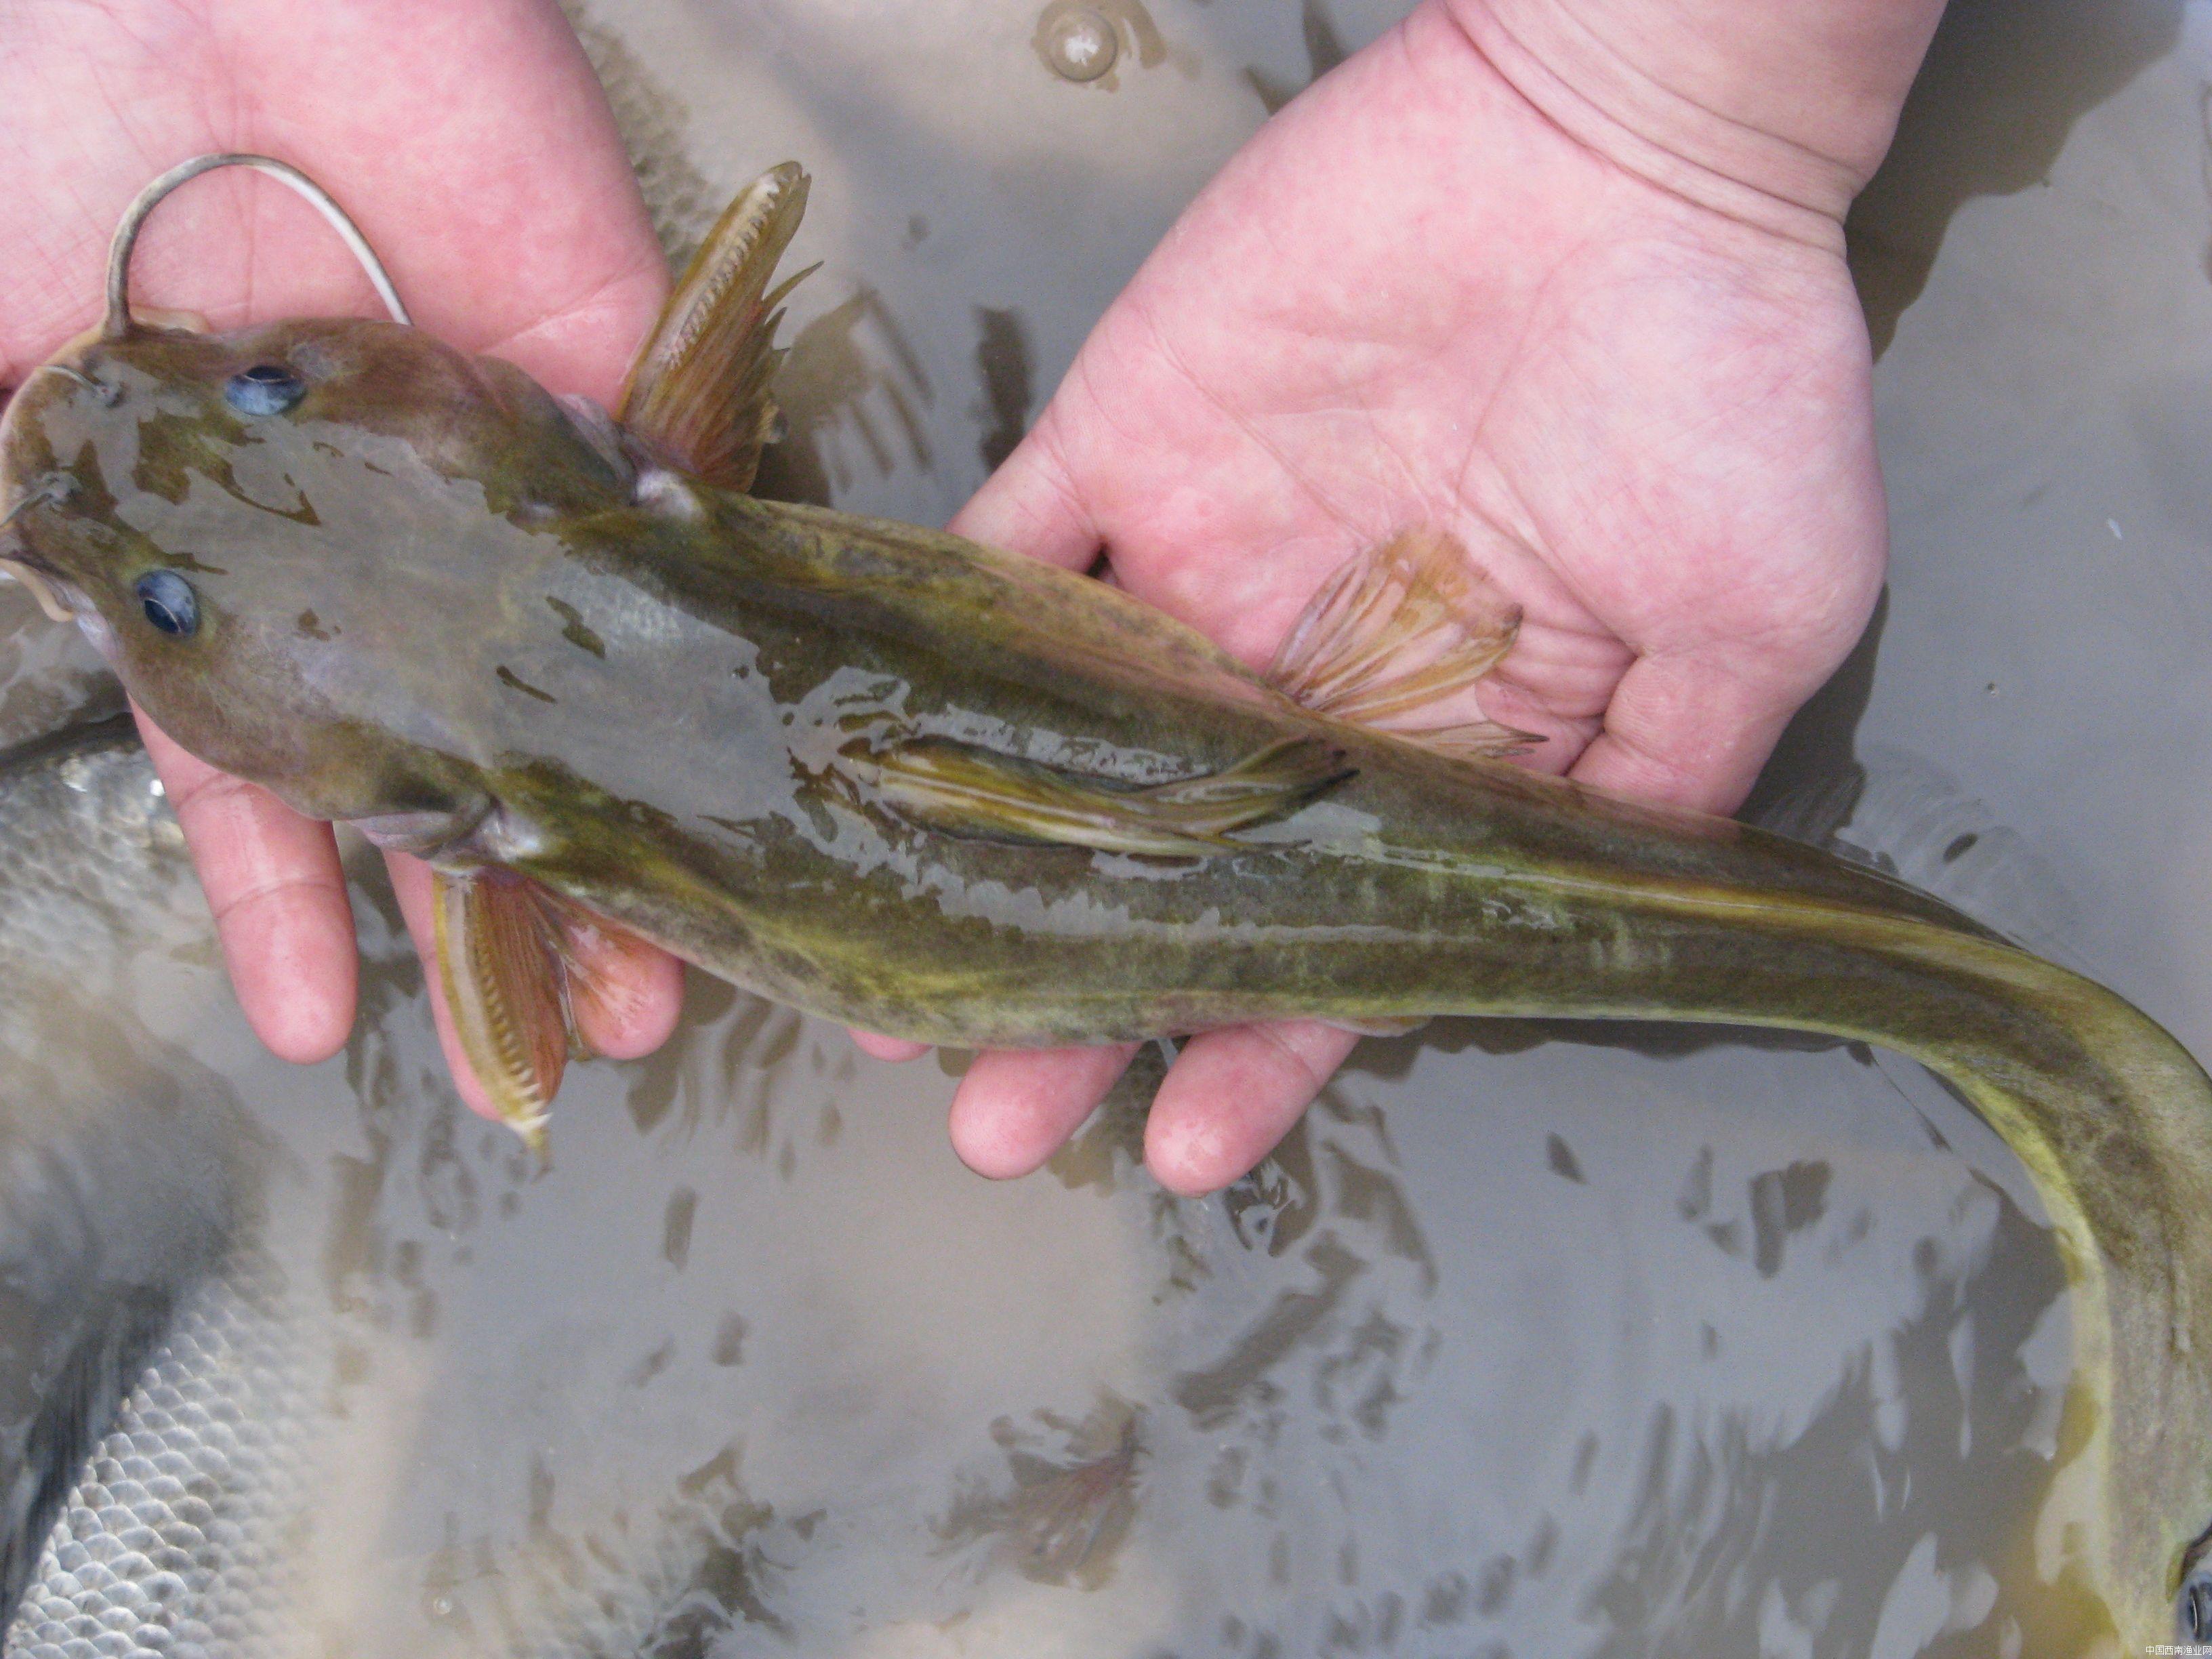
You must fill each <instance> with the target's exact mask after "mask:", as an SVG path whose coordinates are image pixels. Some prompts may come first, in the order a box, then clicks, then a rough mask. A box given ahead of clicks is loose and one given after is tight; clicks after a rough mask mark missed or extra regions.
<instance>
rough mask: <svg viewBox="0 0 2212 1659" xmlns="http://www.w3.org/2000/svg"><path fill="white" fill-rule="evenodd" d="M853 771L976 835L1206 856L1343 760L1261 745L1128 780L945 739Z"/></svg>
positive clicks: (1340, 775)
mask: <svg viewBox="0 0 2212 1659" xmlns="http://www.w3.org/2000/svg"><path fill="white" fill-rule="evenodd" d="M854 769H855V770H856V771H857V772H859V773H860V774H861V775H862V776H863V777H864V778H865V780H866V781H867V782H868V783H870V784H872V786H873V787H874V789H875V792H876V793H877V795H878V799H881V800H882V801H883V802H884V804H885V805H888V806H890V808H891V809H892V810H893V811H896V812H897V813H899V814H900V815H901V816H902V817H906V818H908V819H910V820H911V821H913V822H914V823H920V824H923V825H926V826H927V827H928V828H930V829H939V830H942V831H944V832H945V834H947V835H953V836H967V837H969V838H971V839H975V840H979V841H999V842H1018V843H1023V844H1042V845H1048V846H1061V847H1088V848H1093V849H1095V850H1097V851H1098V852H1103V853H1135V854H1145V855H1148V856H1151V857H1155V858H1210V857H1212V856H1213V855H1214V854H1218V853H1222V852H1225V851H1229V850H1231V849H1233V848H1235V847H1236V845H1237V843H1236V842H1231V841H1230V840H1228V839H1227V836H1229V834H1230V832H1231V831H1232V830H1237V829H1246V828H1249V826H1251V825H1253V824H1256V823H1265V822H1266V821H1267V820H1268V819H1270V818H1275V817H1281V816H1283V815H1284V814H1285V813H1286V812H1291V811H1296V810H1297V808H1298V807H1300V806H1303V805H1304V804H1305V803H1306V802H1307V801H1309V800H1310V799H1313V798H1314V797H1315V796H1316V795H1317V794H1319V793H1322V791H1323V790H1324V789H1327V788H1328V787H1329V786H1330V785H1331V784H1334V783H1337V782H1340V781H1342V780H1343V779H1345V778H1347V777H1349V776H1350V775H1352V774H1351V769H1350V768H1348V767H1346V765H1345V763H1344V757H1343V755H1342V754H1341V753H1340V752H1339V751H1338V750H1335V749H1333V748H1331V747H1330V746H1329V745H1328V744H1326V743H1324V742H1322V741H1321V740H1320V739H1319V738H1288V739H1285V741H1284V742H1281V743H1277V744H1269V745H1268V746H1267V748H1265V749H1262V750H1259V751H1258V752H1257V753H1256V754H1254V755H1251V756H1249V757H1247V758H1246V759H1244V760H1242V761H1239V762H1238V763H1237V764H1236V765H1234V766H1231V767H1228V768H1226V769H1224V770H1222V771H1219V772H1209V773H1206V774H1205V775H1202V776H1200V777H1194V778H1182V779H1178V780H1176V781H1174V782H1172V783H1156V784H1143V785H1133V784H1127V783H1123V782H1121V781H1118V780H1115V779H1110V778H1101V777H1097V776H1093V775H1088V774H1085V773H1081V772H1073V771H1068V770H1066V769H1062V768H1060V767H1056V766H1044V765H1041V764H1039V763H1037V762H1035V761H1030V760H1024V759H1021V758H1019V757H1016V756H1012V755H1002V754H1000V753H998V752H997V751H995V750H989V749H983V748H980V747H978V746H976V745H975V744H966V743H959V742H955V741H953V740H951V739H949V738H918V739H915V740H914V741H911V742H908V743H902V744H896V745H894V746H893V747H891V748H890V749H887V750H882V751H880V752H878V753H877V754H874V755H872V756H867V757H860V758H858V759H856V760H855V761H854Z"/></svg>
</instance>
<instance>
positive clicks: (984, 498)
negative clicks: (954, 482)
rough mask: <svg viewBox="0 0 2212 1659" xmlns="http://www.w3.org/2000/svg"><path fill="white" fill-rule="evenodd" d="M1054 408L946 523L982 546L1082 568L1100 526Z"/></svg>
mask: <svg viewBox="0 0 2212 1659" xmlns="http://www.w3.org/2000/svg"><path fill="white" fill-rule="evenodd" d="M1056 408H1057V404H1053V405H1048V406H1047V408H1046V410H1045V412H1044V413H1043V414H1042V416H1039V417H1038V419H1037V422H1036V425H1035V426H1033V427H1031V428H1030V430H1029V435H1027V436H1026V437H1024V439H1023V440H1022V441H1021V442H1020V443H1018V444H1017V445H1015V446H1014V453H1012V454H1011V455H1009V456H1007V457H1006V459H1005V460H1004V461H1003V462H1001V463H1000V465H999V470H998V471H995V472H994V473H993V474H992V475H991V476H990V477H988V478H987V479H985V480H984V481H983V487H982V488H981V489H979V490H977V491H976V492H975V495H974V496H973V497H971V498H970V499H969V502H968V505H967V506H965V507H962V508H961V509H960V511H959V512H957V513H955V514H953V517H952V522H951V524H950V525H948V526H945V527H946V528H947V529H949V530H950V531H951V532H952V533H953V534H954V535H956V536H965V537H966V538H968V539H969V540H970V541H974V542H981V543H982V544H984V545H985V546H986V547H998V548H1004V549H1005V550H1006V551H1008V552H1010V553H1024V554H1027V555H1028V556H1030V558H1033V559H1042V560H1044V561H1045V562H1047V563H1048V564H1056V565H1060V566H1062V567H1064V568H1067V569H1070V570H1082V569H1085V568H1088V567H1089V566H1090V563H1091V561H1092V560H1093V559H1095V558H1096V557H1097V556H1098V544H1099V536H1098V526H1097V524H1096V523H1095V522H1094V521H1093V520H1092V519H1091V513H1090V511H1089V509H1088V508H1086V507H1085V506H1084V504H1083V494H1082V491H1081V489H1079V486H1078V485H1077V483H1076V481H1075V477H1074V475H1073V472H1072V471H1070V470H1069V469H1068V467H1067V465H1066V461H1065V459H1064V455H1063V452H1062V451H1061V449H1060V444H1059V442H1058V441H1057V437H1056V435H1057V433H1058V431H1059V422H1058V420H1057V418H1056V416H1055V415H1054V410H1055V409H1056Z"/></svg>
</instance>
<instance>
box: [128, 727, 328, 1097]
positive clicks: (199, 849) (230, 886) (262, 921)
mask: <svg viewBox="0 0 2212 1659" xmlns="http://www.w3.org/2000/svg"><path fill="white" fill-rule="evenodd" d="M134 712H135V711H134ZM138 730H139V732H140V734H141V735H142V736H143V738H145V740H146V752H147V753H148V754H149V756H151V757H153V761H154V769H155V772H157V773H158V774H159V775H160V776H161V787H162V788H163V789H164V790H165V791H166V792H167V794H168V798H169V805H170V806H171V807H172V808H173V810H174V811H175V812H176V815H177V822H178V823H180V824H182V825H183V826H184V831H185V845H186V846H188V847H189V848H191V855H192V863H193V865H194V866H196V867H197V870H198V871H199V878H200V885H201V886H202V887H203V888H204V889H205V890H206V892H207V899H208V908H209V909H210V911H212V912H213V913H214V915H215V926H216V937H217V938H218V939H221V940H222V957H223V963H224V966H225V967H227V968H228V969H229V971H230V982H231V984H232V986H233V987H234V989H235V990H236V991H237V993H238V1004H239V1006H240V1008H241V1009H242V1010H243V1011H244V1012H245V1014H246V1023H247V1024H250V1025H252V1027H253V1031H254V1035H255V1036H258V1037H259V1038H260V1039H261V1041H262V1042H264V1043H266V1044H267V1045H268V1047H269V1049H270V1053H272V1054H276V1055H277V1056H278V1057H279V1058H280V1059H283V1060H296V1061H299V1062H301V1064H305V1065H311V1064H313V1062H315V1061H317V1060H328V1059H329V1058H330V1057H331V1055H332V1054H336V1053H337V1051H338V1050H339V1049H340V1048H343V1047H344V1045H345V1040H346V1034H347V1033H348V1032H349V1030H352V1028H353V1010H354V994H355V989H356V981H357V977H358V971H359V970H358V968H357V966H356V962H355V958H354V933H353V907H352V906H351V905H350V904H349V903H348V902H347V901H346V890H345V872H344V871H343V869H341V868H340V867H339V864H338V850H337V842H335V841H334V840H333V839H332V838H331V829H330V826H329V825H328V824H326V823H316V822H315V821H314V820H313V819H312V818H304V817H301V816H300V815H299V814H298V813H297V812H295V811H292V809H291V808H290V807H289V806H287V805H284V804H283V802H282V801H280V800H278V799H276V796H274V795H272V794H270V793H269V792H268V791H267V790H265V789H262V788H259V787H257V786H255V785H253V784H250V783H247V782H246V781H243V780H241V779H239V778H234V777H232V776H230V775H228V773H223V772H218V771H216V769H215V768H213V767H212V766H210V765H209V764H208V763H206V762H204V761H202V760H199V759H197V758H196V757H193V756H191V755H188V754H186V753H185V751H184V750H182V749H180V748H179V747H178V746H177V745H176V744H174V743H173V742H171V741H170V740H169V739H168V738H167V737H165V736H164V735H163V734H162V733H161V730H160V729H159V728H158V727H156V726H155V725H154V723H153V722H152V721H151V720H148V719H147V718H146V716H145V715H144V714H138Z"/></svg>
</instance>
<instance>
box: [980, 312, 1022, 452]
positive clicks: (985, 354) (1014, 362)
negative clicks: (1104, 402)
mask: <svg viewBox="0 0 2212 1659" xmlns="http://www.w3.org/2000/svg"><path fill="white" fill-rule="evenodd" d="M975 335H976V337H975V371H976V374H978V375H979V376H980V377H981V380H982V383H983V404H982V407H981V408H980V409H978V410H976V411H975V413H976V416H977V417H978V418H979V419H980V420H981V421H982V422H984V423H985V424H984V428H983V435H982V436H981V439H979V440H978V441H977V443H976V451H977V453H979V454H981V456H982V458H983V465H985V466H986V467H988V468H991V469H993V470H994V471H995V470H996V469H997V467H998V465H999V463H1000V462H1001V461H1003V460H1005V459H1006V457H1007V456H1009V455H1011V454H1012V453H1014V446H1015V445H1016V444H1018V443H1019V442H1021V441H1022V434H1023V433H1024V432H1025V431H1026V430H1028V428H1029V423H1030V405H1031V404H1034V403H1035V402H1036V369H1035V368H1034V367H1033V366H1032V365H1031V363H1030V341H1029V336H1028V335H1027V334H1025V333H1024V332H1023V330H1022V317H1021V313H1019V312H1018V311H998V310H994V309H993V308H992V307H989V306H978V307H975Z"/></svg>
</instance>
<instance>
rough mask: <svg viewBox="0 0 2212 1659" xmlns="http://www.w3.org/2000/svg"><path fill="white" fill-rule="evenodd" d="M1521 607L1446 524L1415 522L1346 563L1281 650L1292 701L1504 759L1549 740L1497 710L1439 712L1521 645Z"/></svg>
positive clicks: (1282, 683)
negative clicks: (1461, 715) (1476, 715)
mask: <svg viewBox="0 0 2212 1659" xmlns="http://www.w3.org/2000/svg"><path fill="white" fill-rule="evenodd" d="M1520 628H1521V609H1520V607H1519V606H1518V605H1515V604H1513V603H1512V602H1511V601H1510V600H1509V599H1506V598H1505V596H1504V594H1502V593H1500V592H1498V590H1497V589H1496V588H1494V587H1492V586H1491V585H1490V583H1489V582H1488V580H1486V579H1485V578H1484V577H1483V576H1482V575H1481V574H1480V572H1478V571H1477V570H1476V568H1475V567H1474V562H1473V561H1472V560H1471V559H1469V558H1468V555H1467V552H1466V550H1464V549H1462V547H1461V546H1460V544H1458V543H1457V542H1456V541H1455V540H1453V539H1452V538H1451V537H1449V536H1448V535H1446V534H1444V533H1443V532H1442V531H1439V530H1426V529H1423V530H1408V531H1406V532H1402V533H1401V534H1399V535H1396V536H1394V537H1392V538H1390V539H1389V541H1387V542H1384V543H1383V544H1382V545H1380V546H1379V547H1375V548H1371V549H1370V550H1368V551H1367V552H1364V553H1361V554H1358V555H1357V556H1354V557H1352V558H1351V559H1348V560H1346V562H1345V563H1344V564H1343V566H1342V567H1341V568H1339V569H1338V571H1337V573H1336V574H1334V575H1333V576H1331V577H1330V578H1329V579H1328V580H1327V581H1325V582H1323V583H1322V586H1321V591H1320V592H1317V593H1316V594H1315V595H1314V596H1313V599H1312V600H1311V601H1310V603H1309V604H1308V605H1307V606H1306V608H1305V611H1304V615H1302V616H1301V617H1299V618H1298V620H1297V625H1296V626H1295V627H1293V628H1292V629H1291V631H1290V635H1289V636H1288V637H1287V638H1285V640H1284V641H1283V643H1282V647H1281V648H1280V649H1279V650H1278V651H1277V652H1276V653H1275V659H1274V661H1273V663H1271V664H1269V665H1268V668H1267V678H1268V679H1269V680H1270V681H1272V682H1273V684H1275V685H1276V686H1277V688H1279V690H1281V691H1282V692H1283V693H1284V694H1285V696H1289V697H1290V698H1291V700H1292V701H1293V702H1297V703H1299V704H1301V705H1303V706H1304V707H1305V708H1310V709H1312V710H1313V711H1314V712H1315V713H1316V714H1328V715H1330V716H1332V717H1333V718H1334V719H1337V720H1351V721H1353V722H1355V723H1357V724H1358V725H1362V726H1376V727H1378V728H1380V729H1382V730H1383V731H1387V732H1392V733H1393V734H1395V736H1398V737H1401V738H1406V739H1407V741H1408V742H1412V743H1418V744H1422V745H1423V746H1424V747H1426V748H1430V749H1434V750H1438V751H1439V752H1441V753H1443V754H1447V755H1453V756H1457V757H1462V758H1464V757H1469V756H1474V757H1482V758H1485V759H1494V758H1497V757H1500V756H1504V755H1517V754H1521V753H1523V752H1525V751H1526V750H1528V748H1529V746H1530V745H1532V744H1538V743H1541V742H1542V741H1543V739H1542V738H1540V737H1538V736H1536V735H1535V734H1534V732H1518V731H1516V730H1514V728H1513V727H1511V726H1500V725H1499V724H1498V723H1497V722H1496V721H1494V720H1452V719H1444V720H1439V719H1437V718H1436V715H1437V711H1438V710H1439V709H1440V708H1442V707H1443V705H1444V704H1446V703H1447V702H1450V701H1451V700H1453V699H1455V698H1457V697H1459V696H1461V695H1462V693H1464V692H1465V691H1466V690H1468V688H1469V687H1471V686H1473V685H1474V684H1475V682H1476V681H1478V680H1480V679H1481V678H1483V676H1485V675H1486V674H1487V673H1489V672H1490V671H1491V670H1492V669H1493V668H1495V667H1496V666H1497V665H1498V663H1499V662H1500V661H1502V660H1503V659H1504V656H1505V653H1507V652H1508V651H1510V650H1511V649H1512V648H1513V640H1514V636H1515V635H1516V634H1517V633H1518V632H1519V631H1520Z"/></svg>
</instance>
